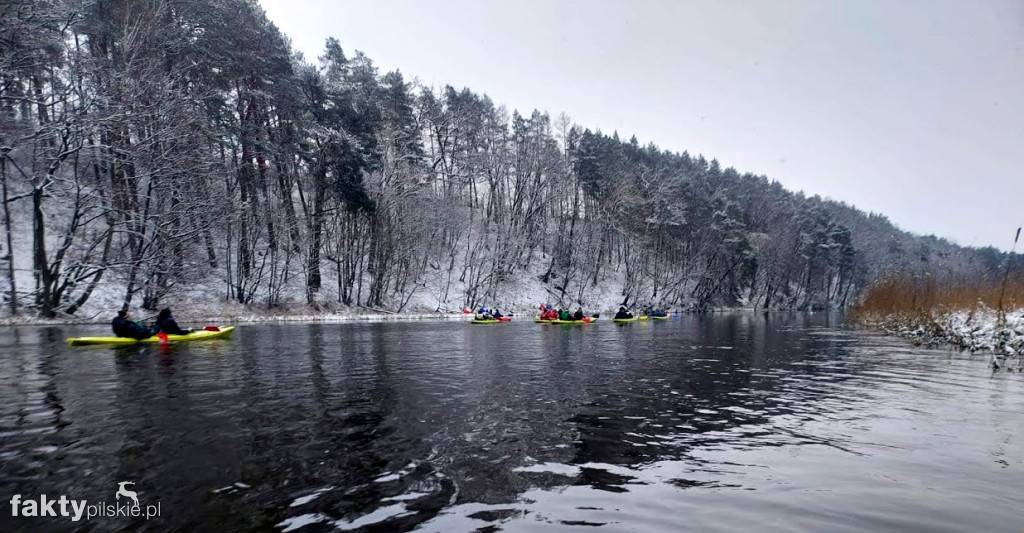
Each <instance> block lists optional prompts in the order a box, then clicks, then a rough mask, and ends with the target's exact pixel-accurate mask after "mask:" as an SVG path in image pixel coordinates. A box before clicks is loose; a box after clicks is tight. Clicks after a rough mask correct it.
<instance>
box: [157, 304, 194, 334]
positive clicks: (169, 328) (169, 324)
mask: <svg viewBox="0 0 1024 533" xmlns="http://www.w3.org/2000/svg"><path fill="white" fill-rule="evenodd" d="M153 329H155V330H157V331H162V332H164V333H166V334H168V335H188V334H189V333H191V332H192V330H190V329H182V328H181V327H180V326H178V322H177V321H176V320H174V317H173V316H171V310H170V309H169V308H164V309H161V310H160V314H159V315H156V323H155V324H153Z"/></svg>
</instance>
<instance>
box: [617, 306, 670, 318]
mask: <svg viewBox="0 0 1024 533" xmlns="http://www.w3.org/2000/svg"><path fill="white" fill-rule="evenodd" d="M640 316H641V317H644V316H652V317H656V318H661V317H667V316H668V309H665V308H664V307H651V306H649V305H648V306H646V307H644V308H643V309H642V310H641V311H640ZM630 318H633V313H630V312H629V311H627V310H626V308H625V307H619V312H618V313H615V320H626V319H630Z"/></svg>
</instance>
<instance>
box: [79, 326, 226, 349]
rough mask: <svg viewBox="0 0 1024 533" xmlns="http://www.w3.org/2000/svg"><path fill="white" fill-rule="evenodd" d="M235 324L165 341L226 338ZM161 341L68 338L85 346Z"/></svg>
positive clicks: (156, 342) (157, 340) (152, 338)
mask: <svg viewBox="0 0 1024 533" xmlns="http://www.w3.org/2000/svg"><path fill="white" fill-rule="evenodd" d="M234 330H235V326H224V327H221V328H217V331H210V330H205V329H201V330H199V331H193V332H191V333H189V334H188V335H168V336H167V342H191V341H208V340H213V339H227V338H229V337H231V332H232V331H234ZM161 342H163V340H162V339H161V338H160V337H156V336H154V337H149V338H148V339H132V338H130V337H72V338H70V339H68V344H69V345H71V346H87V345H90V344H117V345H123V344H158V343H161Z"/></svg>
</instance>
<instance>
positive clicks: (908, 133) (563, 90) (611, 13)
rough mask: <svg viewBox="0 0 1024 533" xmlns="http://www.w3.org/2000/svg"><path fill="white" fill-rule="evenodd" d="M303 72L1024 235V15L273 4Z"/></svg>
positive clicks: (294, 0)
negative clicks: (355, 79) (321, 60)
mask: <svg viewBox="0 0 1024 533" xmlns="http://www.w3.org/2000/svg"><path fill="white" fill-rule="evenodd" d="M261 4H262V5H263V7H264V9H266V11H267V14H268V16H269V17H270V19H271V20H272V21H274V22H275V23H276V24H277V25H278V27H280V28H281V29H282V31H284V33H286V34H287V35H288V36H290V37H291V39H292V42H293V46H294V47H295V48H296V49H297V50H300V51H302V52H303V53H304V54H305V56H306V58H307V60H315V59H316V57H317V56H318V55H320V53H321V51H322V49H323V44H324V41H325V39H326V38H327V37H329V36H333V37H336V38H337V39H338V40H339V41H340V42H341V46H342V48H343V49H344V50H345V52H346V53H351V52H352V51H353V50H362V51H363V52H365V53H366V54H367V55H368V56H370V58H371V59H373V60H374V62H375V63H376V64H377V66H378V67H379V68H380V69H381V71H382V72H385V71H387V70H394V69H398V70H401V71H402V73H403V74H404V75H406V77H407V78H409V79H411V78H418V79H419V80H420V81H421V82H422V83H424V84H427V85H434V86H437V87H441V86H443V85H445V84H451V85H453V86H455V87H456V88H461V87H464V86H467V87H469V88H471V89H473V90H474V91H476V92H478V93H486V94H488V95H490V96H491V98H492V99H493V100H494V101H495V103H498V104H505V105H507V106H508V107H509V108H511V109H519V110H520V112H524V113H529V112H530V111H532V110H533V109H540V110H542V111H547V112H549V113H550V114H551V115H552V116H553V117H554V116H556V115H557V114H558V113H559V112H565V113H567V114H568V115H569V116H570V117H572V119H573V120H574V121H575V122H577V123H579V124H580V125H582V126H585V127H589V128H591V129H598V128H599V129H601V130H602V131H604V132H606V133H609V134H610V133H611V132H612V131H613V130H617V131H618V132H619V135H620V137H623V138H627V139H628V138H629V136H630V135H633V134H636V136H637V138H638V139H640V142H641V143H647V142H654V143H655V144H657V145H658V146H660V147H662V148H665V149H669V150H673V151H683V150H688V151H689V152H690V153H691V154H694V155H696V154H698V153H702V154H705V156H706V157H709V158H711V157H714V158H717V159H718V160H719V162H720V163H722V165H723V166H733V167H736V169H737V170H739V171H741V172H753V173H755V174H764V175H767V176H768V177H769V178H773V179H776V180H778V181H780V182H782V184H783V185H785V186H786V187H787V188H790V189H792V190H800V189H802V190H804V191H806V192H807V193H809V194H820V195H822V196H828V197H832V198H835V199H838V200H843V201H846V202H848V203H852V204H854V205H856V206H858V207H860V208H861V209H864V210H867V211H876V212H881V213H884V214H886V215H887V216H889V218H890V219H892V220H893V221H894V222H895V223H897V224H898V225H899V226H901V227H902V228H904V229H907V230H910V231H913V232H915V233H934V234H937V235H940V236H944V237H948V238H951V239H953V240H955V241H956V242H959V243H961V244H966V245H976V246H985V245H994V246H997V247H1000V248H1003V249H1009V246H1010V244H1011V243H1012V240H1013V233H1014V231H1015V229H1016V228H1017V226H1019V225H1021V224H1024V209H1022V206H1024V0H951V1H950V0H927V1H918V0H898V1H893V0H849V1H845V2H840V1H834V0H808V1H800V0H774V1H757V0H748V1H742V2H738V1H719V0H706V1H688V0H687V1H683V0H679V1H674V0H666V1H650V0H648V1H637V0H630V1H627V0H622V1H595V0H552V1H542V0H541V1H537V0H528V1H524V0H508V1H504V2H497V1H484V0H449V1H438V0H387V1H385V0H360V1H349V0H345V1H338V0H261Z"/></svg>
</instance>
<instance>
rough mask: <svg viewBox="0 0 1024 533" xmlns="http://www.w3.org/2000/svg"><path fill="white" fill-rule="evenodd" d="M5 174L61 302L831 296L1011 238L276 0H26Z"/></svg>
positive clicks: (1, 126)
mask: <svg viewBox="0 0 1024 533" xmlns="http://www.w3.org/2000/svg"><path fill="white" fill-rule="evenodd" d="M341 37H342V38H343V37H344V36H341ZM467 68H469V67H468V66H467ZM474 89H475V90H482V89H486V88H474ZM865 157H870V156H869V155H865ZM821 171H822V172H827V171H828V169H821ZM0 180H2V194H3V213H2V216H3V236H2V238H0V248H2V252H0V256H2V260H0V268H2V270H3V272H2V273H0V293H2V297H3V308H4V312H5V313H10V314H18V313H26V314H33V315H38V316H42V317H54V316H58V315H75V313H76V312H79V310H81V309H82V308H83V307H85V306H88V305H90V301H93V302H95V301H96V300H102V303H103V305H110V304H116V305H120V306H125V307H128V306H136V307H141V308H144V309H157V308H159V306H162V305H165V304H167V303H168V301H170V300H174V301H175V302H178V301H181V299H182V298H184V296H182V295H183V294H184V292H183V291H184V290H185V288H188V289H189V290H191V291H192V292H190V293H189V294H192V295H194V294H195V293H196V289H197V288H199V289H202V290H201V293H202V294H203V295H205V297H206V298H208V299H210V300H213V301H223V302H234V303H236V304H243V305H247V306H252V307H253V308H264V309H271V308H288V307H291V306H308V307H309V308H315V309H344V308H375V309H377V308H380V309H389V310H393V311H402V310H407V309H410V308H414V307H415V308H423V309H426V308H429V309H432V310H434V309H436V310H452V309H460V308H462V307H466V306H469V307H475V306H477V305H480V304H489V303H494V302H498V303H500V302H502V301H504V299H506V298H507V295H508V294H509V293H510V292H516V291H522V290H523V289H522V287H524V286H527V285H528V286H531V287H536V288H537V290H538V291H540V292H539V294H542V295H543V299H544V301H547V302H549V303H558V304H561V305H565V306H568V305H572V304H576V303H579V304H581V305H588V306H600V305H603V304H606V303H607V302H609V301H610V302H613V303H614V304H615V305H627V306H629V305H632V304H636V303H641V302H652V303H658V304H660V305H665V306H670V307H674V308H680V309H686V310H693V311H703V310H708V309H712V308H714V307H719V306H744V307H755V308H763V309H776V308H789V309H829V308H842V307H846V306H848V305H850V304H852V303H853V302H854V301H855V300H856V299H857V297H858V295H859V294H861V292H862V290H863V289H864V288H865V287H867V286H868V285H869V284H870V283H871V282H872V281H873V280H876V279H881V278H882V277H883V276H890V275H893V274H894V273H902V274H903V275H909V276H930V277H932V278H934V279H968V278H969V279H989V278H992V279H995V278H997V277H999V276H1000V275H1001V273H1002V270H1001V269H1002V266H1003V265H1004V264H1005V261H1006V259H1007V254H1005V253H1003V252H1000V251H998V250H996V249H994V248H967V247H961V246H958V245H955V244H953V243H951V242H948V241H946V240H944V239H941V238H938V237H935V236H918V235H913V234H910V233H908V232H905V231H902V230H900V229H899V228H897V227H896V226H895V225H893V224H892V223H891V222H890V221H889V220H888V219H887V218H886V217H885V216H883V215H880V214H874V213H865V212H863V211H861V210H858V209H857V208H856V207H854V206H850V205H847V204H845V203H842V202H840V201H835V200H831V199H823V198H820V197H818V196H807V195H804V194H803V193H799V192H792V191H788V190H786V189H785V188H784V187H783V186H782V185H781V184H780V183H778V182H777V181H774V180H772V179H770V178H768V177H766V176H761V175H754V174H749V173H740V172H738V171H736V170H735V169H733V168H730V167H727V166H724V165H723V164H722V163H720V162H719V161H717V160H715V159H713V158H711V159H709V158H708V157H706V156H704V155H700V154H690V153H687V152H685V151H684V152H681V153H680V152H673V151H669V150H665V149H662V148H659V147H658V146H655V145H654V144H640V143H639V142H638V141H637V139H636V137H630V138H628V139H627V138H625V137H620V136H619V135H618V133H615V132H613V133H610V134H609V133H607V132H602V131H600V130H599V129H596V127H593V126H591V127H588V126H586V125H578V124H575V123H574V122H573V121H572V120H571V118H569V117H567V116H565V115H564V114H563V115H558V116H554V117H553V116H551V115H549V114H548V113H546V112H542V111H537V110H533V111H530V112H519V111H516V110H509V109H507V108H506V107H504V106H502V105H501V104H500V103H497V102H493V101H491V99H490V98H488V97H487V96H486V95H485V94H483V93H480V92H475V91H474V90H471V89H469V88H461V89H460V88H455V87H450V86H445V87H426V86H423V85H422V84H420V83H418V82H417V81H416V80H415V79H410V78H408V77H407V76H405V75H403V74H402V73H400V72H398V71H392V72H381V71H380V70H378V68H376V67H375V66H374V63H373V62H372V61H371V59H370V58H369V57H367V56H365V55H364V54H362V53H360V52H358V51H351V50H347V49H343V48H342V46H341V43H340V42H339V41H337V40H334V39H331V40H328V41H327V42H326V43H325V46H324V49H323V52H322V55H320V56H319V57H318V58H315V60H314V59H312V58H305V57H303V56H302V55H301V54H299V53H296V52H294V51H293V50H292V49H291V47H290V43H289V40H288V38H287V36H285V35H283V34H282V33H281V32H280V31H279V30H278V29H277V28H276V27H275V26H274V25H273V24H272V23H271V22H270V21H269V20H268V19H267V17H266V15H265V14H264V12H263V10H262V9H261V8H260V7H259V5H258V4H257V3H256V2H254V1H252V0H8V1H6V2H4V3H3V5H2V6H0ZM879 193H880V194H883V193H884V191H879ZM1009 231H1010V230H1009V229H1008V232H1009ZM609 298H610V300H609Z"/></svg>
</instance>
